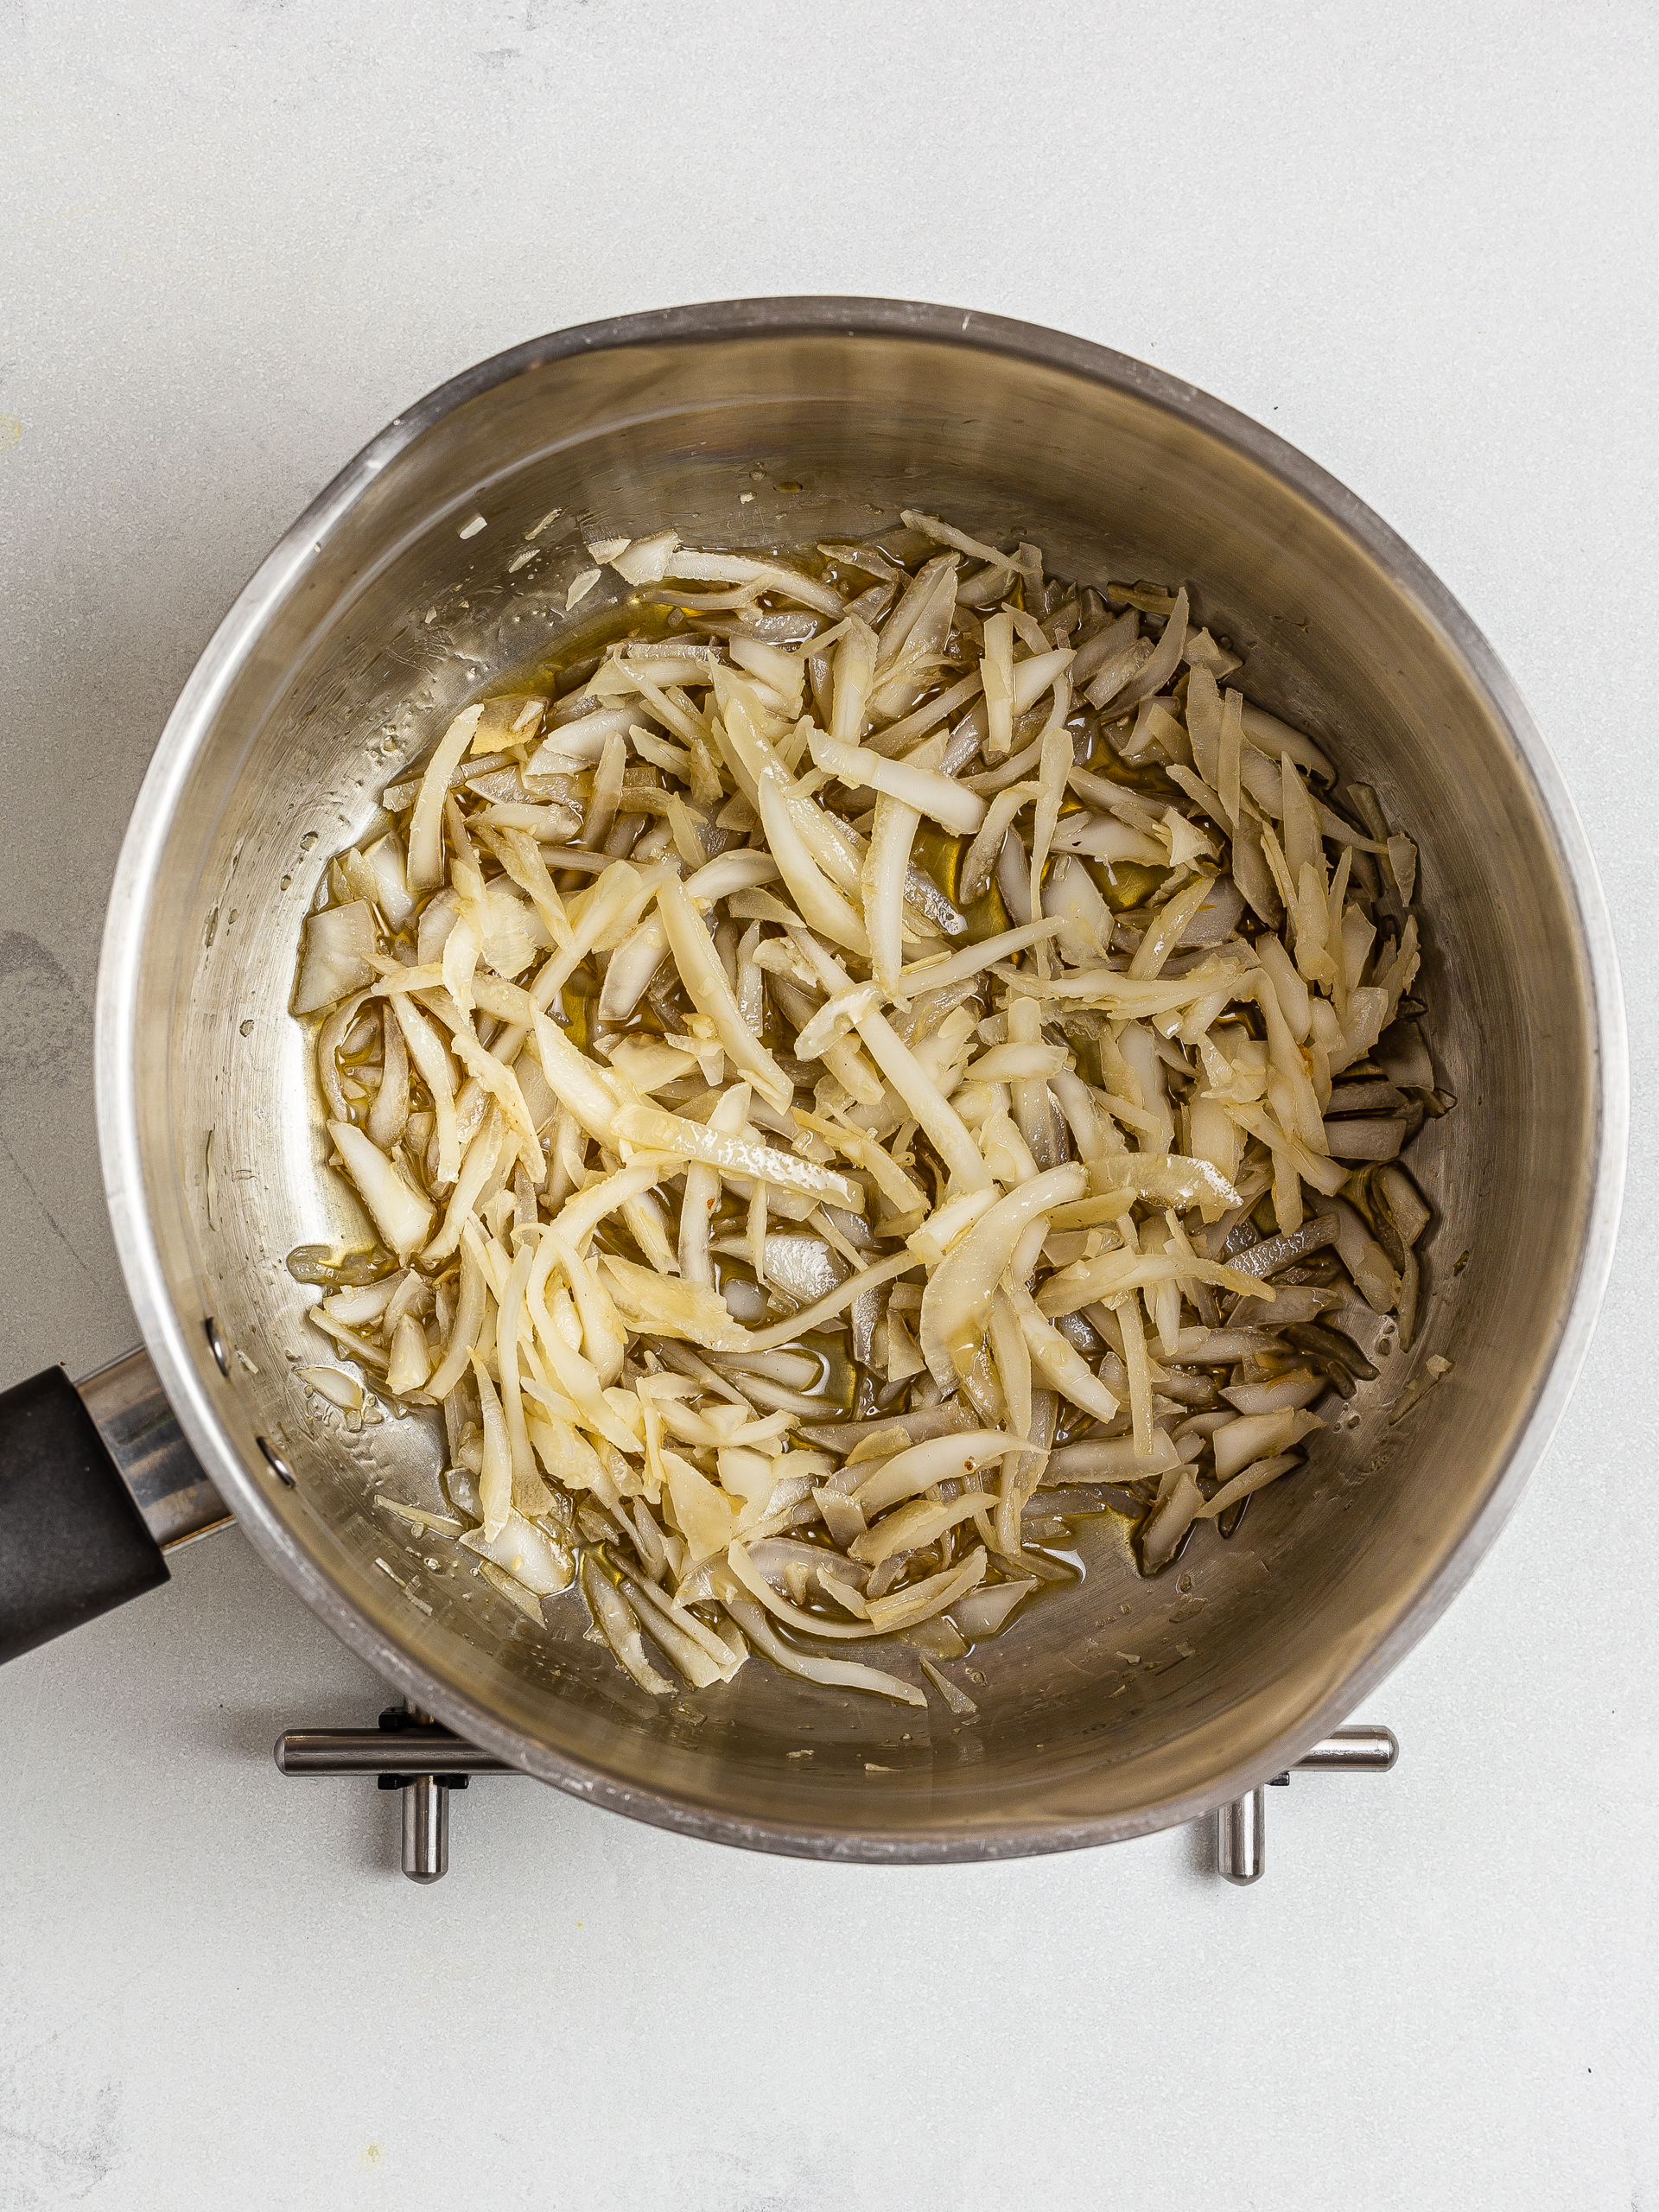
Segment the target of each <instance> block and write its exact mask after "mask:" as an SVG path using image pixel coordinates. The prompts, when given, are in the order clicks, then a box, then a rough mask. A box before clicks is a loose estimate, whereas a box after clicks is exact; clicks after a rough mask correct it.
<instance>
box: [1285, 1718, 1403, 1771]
mask: <svg viewBox="0 0 1659 2212" xmlns="http://www.w3.org/2000/svg"><path fill="white" fill-rule="evenodd" d="M1399 1756H1400V1745H1399V1743H1398V1741H1397V1740H1396V1738H1395V1734H1394V1732H1393V1730H1392V1729H1390V1728H1336V1729H1333V1730H1332V1732H1331V1734H1330V1735H1328V1736H1327V1737H1326V1738H1325V1740H1324V1741H1323V1742H1322V1743H1319V1744H1315V1745H1314V1746H1313V1750H1312V1751H1307V1752H1305V1753H1304V1754H1303V1756H1302V1757H1301V1758H1299V1759H1298V1760H1297V1762H1296V1766H1295V1771H1296V1772H1297V1773H1298V1774H1386V1773H1387V1772H1388V1770H1389V1768H1390V1767H1391V1766H1392V1765H1393V1764H1394V1763H1395V1760H1396V1759H1397V1758H1399Z"/></svg>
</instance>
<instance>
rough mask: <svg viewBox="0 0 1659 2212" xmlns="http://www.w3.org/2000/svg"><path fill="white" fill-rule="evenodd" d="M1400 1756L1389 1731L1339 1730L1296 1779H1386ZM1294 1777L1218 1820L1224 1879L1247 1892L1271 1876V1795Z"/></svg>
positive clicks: (1257, 1792) (1303, 1763)
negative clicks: (1323, 1776)
mask: <svg viewBox="0 0 1659 2212" xmlns="http://www.w3.org/2000/svg"><path fill="white" fill-rule="evenodd" d="M1399 1756H1400V1745H1399V1744H1398V1743H1397V1741H1396V1740H1395V1736H1394V1732H1393V1731H1392V1730H1391V1729H1388V1728H1338V1729H1337V1730H1336V1731H1335V1732H1334V1733H1332V1734H1331V1735H1329V1736H1327V1737H1325V1739H1324V1741H1323V1742H1322V1743H1318V1744H1315V1745H1314V1746H1313V1750H1312V1751H1309V1752H1307V1753H1306V1755H1305V1756H1304V1757H1303V1758H1300V1759H1298V1760H1297V1762H1296V1764H1295V1766H1294V1768H1293V1769H1292V1770H1291V1771H1292V1772H1293V1773H1296V1774H1386V1773H1387V1772H1388V1770H1389V1768H1390V1767H1391V1766H1392V1765H1393V1764H1394V1763H1395V1760H1396V1759H1397V1758H1399ZM1289 1785H1290V1775H1289V1774H1275V1775H1274V1777H1273V1780H1272V1781H1271V1782H1270V1783H1268V1785H1267V1789H1287V1788H1288V1787H1289ZM1267 1789H1252V1790H1251V1791H1250V1793H1249V1796H1246V1797H1235V1798H1234V1799H1233V1801H1232V1802H1231V1804H1230V1805H1224V1806H1223V1807H1222V1808H1221V1809H1220V1811H1219V1812H1218V1813H1217V1815H1216V1821H1217V1839H1216V1841H1217V1849H1216V1858H1217V1864H1218V1866H1219V1867H1220V1870H1221V1872H1222V1874H1223V1876H1224V1878H1225V1879H1226V1880H1228V1881H1230V1882H1236V1883H1237V1884H1239V1885H1240V1886H1241V1887H1243V1885H1245V1884H1247V1883H1249V1882H1259V1881H1260V1880H1261V1878H1262V1875H1263V1874H1264V1873H1265V1872H1267V1866H1268V1840H1267Z"/></svg>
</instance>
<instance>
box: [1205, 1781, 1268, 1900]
mask: <svg viewBox="0 0 1659 2212" xmlns="http://www.w3.org/2000/svg"><path fill="white" fill-rule="evenodd" d="M1267 1825H1268V1824H1267V1793H1266V1791H1265V1790H1262V1789H1252V1790H1251V1792H1250V1793H1249V1796H1248V1797H1235V1798H1234V1800H1233V1802H1232V1803H1231V1804H1230V1805H1224V1806H1223V1807H1222V1808H1221V1832H1220V1834H1219V1836H1218V1838H1217V1854H1216V1855H1217V1860H1218V1862H1219V1865H1220V1867H1221V1871H1222V1873H1223V1875H1224V1878H1226V1879H1227V1880H1228V1881H1230V1882H1236V1883H1237V1884H1238V1885H1239V1886H1240V1887H1241V1888H1243V1885H1245V1884H1246V1883H1249V1882H1259V1881H1260V1880H1261V1878H1262V1875H1263V1874H1264V1873H1265V1872H1267V1866H1268V1834H1267Z"/></svg>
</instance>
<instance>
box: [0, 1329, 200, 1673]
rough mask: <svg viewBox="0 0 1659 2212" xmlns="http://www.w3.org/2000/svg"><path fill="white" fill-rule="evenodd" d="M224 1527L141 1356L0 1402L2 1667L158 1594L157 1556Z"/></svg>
mask: <svg viewBox="0 0 1659 2212" xmlns="http://www.w3.org/2000/svg"><path fill="white" fill-rule="evenodd" d="M229 1518H230V1514H229V1511H228V1510H227V1508H226V1505H225V1503H224V1502H223V1500H222V1499H221V1498H220V1497H219V1493H218V1492H217V1491H215V1490H214V1488H213V1484H211V1483H210V1482H209V1481H208V1479H207V1476H206V1475H205V1474H204V1473H203V1472H202V1471H201V1468H200V1465H198V1463H197V1461H196V1459H195V1457H194V1454H193V1453H192V1452H191V1450H190V1447H189V1446H188V1444H187V1443H186V1442H185V1440H184V1437H183V1435H182V1433H181V1431H180V1428H179V1425H178V1423H177V1421H175V1420H174V1418H173V1412H172V1408H170V1407H169V1406H168V1402H167V1399H166V1396H165V1395H164V1394H163V1392H162V1387H161V1383H160V1382H159V1380H158V1379H157V1377H156V1370H155V1369H154V1368H153V1367H152V1366H151V1365H150V1363H149V1355H148V1354H147V1353H145V1352H143V1351H137V1352H130V1353H129V1354H128V1356H127V1357H125V1358H124V1359H119V1360H117V1361H115V1362H114V1363H112V1364H111V1366H109V1367H106V1368H103V1369H100V1370H99V1373H98V1374H96V1375H92V1376H88V1377H87V1378H86V1381H85V1382H84V1383H80V1384H79V1385H77V1384H75V1383H72V1382H71V1381H70V1379H69V1377H68V1376H67V1374H66V1373H65V1372H64V1370H63V1369H62V1368H60V1367H48V1369H47V1370H46V1371H45V1372H44V1374H41V1375H33V1376H30V1377H29V1380H28V1381H27V1382H25V1383H17V1384H16V1385H15V1386H14V1387H13V1388H12V1389H10V1390H7V1391H5V1392H3V1393H0V1662H4V1661H6V1660H8V1659H15V1658H16V1657H17V1656H18V1655H19V1654H20V1653H21V1652H24V1651H32V1650H33V1649H35V1646H36V1645H37V1644H41V1643H47V1642H48V1641H49V1640H50V1639H51V1638H52V1637H54V1636H61V1635H62V1634H63V1633H64V1631H65V1630H67V1629H72V1628H79V1626H80V1624H82V1622H83V1621H90V1620H95V1619H96V1618H97V1617H98V1616H99V1614H100V1613H107V1612H109V1611H111V1608H112V1607H114V1606H116V1605H124V1604H125V1603H126V1601H127V1599H129V1598H137V1597H139V1596H141V1595H142V1594H143V1592H144V1591H146V1590H154V1589H156V1587H157V1586H159V1585H160V1584H162V1583H163V1582H165V1581H166V1580H168V1572H167V1562H166V1560H165V1559H164V1557H163V1553H164V1552H165V1551H170V1550H172V1549H174V1548H175V1547H176V1546H177V1545H178V1544H180V1543H183V1542H186V1541H188V1539H189V1538H190V1537H192V1536H195V1535H206V1533H207V1530H208V1529H210V1528H216V1527H218V1526H219V1524H220V1523H221V1522H225V1521H227V1520H228V1519H229Z"/></svg>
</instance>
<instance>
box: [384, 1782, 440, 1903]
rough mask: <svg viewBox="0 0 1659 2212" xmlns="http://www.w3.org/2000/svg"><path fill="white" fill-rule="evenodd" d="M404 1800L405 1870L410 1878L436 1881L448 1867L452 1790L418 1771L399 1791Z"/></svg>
mask: <svg viewBox="0 0 1659 2212" xmlns="http://www.w3.org/2000/svg"><path fill="white" fill-rule="evenodd" d="M397 1794H398V1796H400V1797H401V1798H402V1799H403V1801H404V1873H405V1874H407V1875H408V1877H409V1878H410V1881H411V1882H435V1881H438V1880H439V1879H441V1878H442V1876H443V1875H445V1874H447V1873H448V1871H449V1792H448V1790H447V1789H445V1788H444V1786H443V1784H442V1783H441V1782H440V1781H439V1780H438V1778H437V1777H436V1776H435V1775H431V1774H417V1775H416V1777H415V1779H414V1780H413V1781H412V1782H410V1783H406V1784H405V1785H404V1788H403V1789H400V1790H399V1791H398V1793H397Z"/></svg>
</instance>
